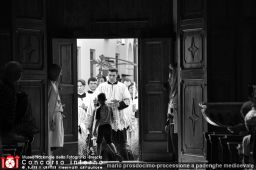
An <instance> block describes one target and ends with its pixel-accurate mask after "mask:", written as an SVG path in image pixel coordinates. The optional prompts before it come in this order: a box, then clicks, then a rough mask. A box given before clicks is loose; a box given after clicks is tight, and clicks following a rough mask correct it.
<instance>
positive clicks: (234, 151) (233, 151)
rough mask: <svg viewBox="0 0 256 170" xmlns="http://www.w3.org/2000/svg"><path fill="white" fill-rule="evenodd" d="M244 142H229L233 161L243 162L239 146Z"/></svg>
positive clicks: (230, 155)
mask: <svg viewBox="0 0 256 170" xmlns="http://www.w3.org/2000/svg"><path fill="white" fill-rule="evenodd" d="M241 144H242V142H227V145H228V149H229V157H230V159H231V162H232V163H242V159H241V155H239V151H238V146H239V145H241Z"/></svg>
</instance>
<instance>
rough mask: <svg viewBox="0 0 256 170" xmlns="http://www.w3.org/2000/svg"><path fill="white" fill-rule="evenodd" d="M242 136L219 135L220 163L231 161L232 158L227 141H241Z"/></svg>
mask: <svg viewBox="0 0 256 170" xmlns="http://www.w3.org/2000/svg"><path fill="white" fill-rule="evenodd" d="M242 140H243V136H241V135H225V136H224V137H219V143H220V146H221V149H220V150H221V155H220V156H221V162H222V163H232V158H231V157H230V154H229V153H230V150H229V148H228V142H239V143H240V142H242Z"/></svg>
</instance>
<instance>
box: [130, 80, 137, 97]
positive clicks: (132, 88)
mask: <svg viewBox="0 0 256 170" xmlns="http://www.w3.org/2000/svg"><path fill="white" fill-rule="evenodd" d="M134 88H135V89H134ZM128 90H129V92H130V94H131V96H132V97H133V90H135V96H136V95H137V89H136V87H135V86H134V83H132V84H130V85H129V86H128Z"/></svg>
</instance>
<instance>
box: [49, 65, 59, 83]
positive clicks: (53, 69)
mask: <svg viewBox="0 0 256 170" xmlns="http://www.w3.org/2000/svg"><path fill="white" fill-rule="evenodd" d="M60 75H61V67H60V66H59V65H58V64H51V65H50V66H49V68H48V79H49V80H51V81H58V79H59V77H60Z"/></svg>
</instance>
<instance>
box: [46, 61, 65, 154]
mask: <svg viewBox="0 0 256 170" xmlns="http://www.w3.org/2000/svg"><path fill="white" fill-rule="evenodd" d="M48 70H49V72H48V79H49V82H48V120H49V149H50V151H49V153H52V151H55V150H56V149H58V148H62V147H63V145H64V126H63V117H64V115H63V114H62V112H63V106H64V105H62V103H61V99H60V95H59V90H58V86H59V80H60V76H61V68H60V66H59V65H57V64H52V65H50V66H49V69H48Z"/></svg>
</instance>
